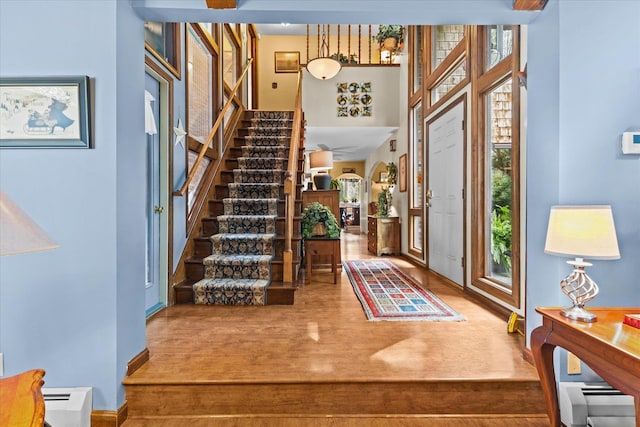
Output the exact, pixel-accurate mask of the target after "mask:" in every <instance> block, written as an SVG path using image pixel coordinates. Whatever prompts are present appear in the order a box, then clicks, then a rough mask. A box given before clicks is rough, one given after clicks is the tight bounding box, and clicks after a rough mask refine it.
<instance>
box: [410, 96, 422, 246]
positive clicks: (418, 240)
mask: <svg viewBox="0 0 640 427" xmlns="http://www.w3.org/2000/svg"><path fill="white" fill-rule="evenodd" d="M410 119H411V121H410V126H411V141H410V151H411V153H410V158H411V167H410V169H411V175H410V176H411V185H410V186H409V188H410V194H409V198H410V205H409V252H410V253H412V254H413V255H415V256H417V257H419V258H421V259H424V226H423V219H424V185H423V182H424V179H425V177H424V172H425V168H424V137H423V133H422V132H423V121H422V102H419V103H418V104H417V105H416V106H415V107H413V108H412V109H411V117H410Z"/></svg>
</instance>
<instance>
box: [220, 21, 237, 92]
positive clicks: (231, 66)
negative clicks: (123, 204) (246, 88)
mask: <svg viewBox="0 0 640 427" xmlns="http://www.w3.org/2000/svg"><path fill="white" fill-rule="evenodd" d="M236 52H237V49H236V45H235V44H234V43H233V42H232V41H231V36H230V35H229V33H228V32H227V31H226V30H225V32H224V36H223V40H222V66H223V67H224V71H223V75H224V81H225V83H226V84H227V85H228V86H229V87H231V88H233V87H234V86H235V85H236V79H237V75H236Z"/></svg>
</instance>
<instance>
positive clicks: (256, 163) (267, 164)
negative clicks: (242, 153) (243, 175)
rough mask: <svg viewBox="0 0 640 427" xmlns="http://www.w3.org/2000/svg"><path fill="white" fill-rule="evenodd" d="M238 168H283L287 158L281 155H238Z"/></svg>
mask: <svg viewBox="0 0 640 427" xmlns="http://www.w3.org/2000/svg"><path fill="white" fill-rule="evenodd" d="M237 160H238V168H239V169H245V170H252V169H267V170H272V169H275V170H284V168H285V167H286V163H287V159H285V158H283V157H238V159H237Z"/></svg>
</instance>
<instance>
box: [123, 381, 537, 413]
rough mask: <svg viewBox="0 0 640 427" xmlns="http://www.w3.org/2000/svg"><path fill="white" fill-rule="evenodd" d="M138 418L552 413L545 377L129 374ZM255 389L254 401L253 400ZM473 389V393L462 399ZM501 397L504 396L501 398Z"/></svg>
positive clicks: (132, 407) (131, 402) (131, 405)
mask: <svg viewBox="0 0 640 427" xmlns="http://www.w3.org/2000/svg"><path fill="white" fill-rule="evenodd" d="M124 384H125V387H126V393H127V403H128V411H129V416H130V417H144V416H147V417H162V416H246V415H249V414H255V415H261V414H269V415H279V416H282V415H284V414H296V415H317V414H326V415H327V416H333V415H338V416H383V415H388V414H400V415H405V416H409V415H414V416H424V415H478V414H486V415H512V416H515V415H520V416H530V415H531V414H536V415H542V414H545V413H546V412H545V411H546V408H545V403H544V399H543V395H542V391H541V388H540V383H539V381H514V380H500V379H496V380H490V379H489V380H483V379H478V380H476V381H463V380H416V381H376V380H375V379H368V380H367V381H358V380H357V379H356V380H354V381H351V382H347V381H331V380H329V379H327V380H326V381H322V382H321V381H316V382H309V381H306V382H305V381H292V380H287V381H286V382H283V383H277V382H268V383H247V382H243V381H238V382H227V383H225V382H221V381H219V380H216V379H215V378H212V379H207V378H201V379H199V380H198V381H197V382H193V383H185V382H180V383H169V382H167V381H163V383H162V384H141V383H137V382H136V381H133V380H132V379H130V378H125V380H124ZM249 396H250V400H251V404H250V405H248V404H247V398H248V397H249ZM461 396H468V397H469V398H461ZM496 396H500V399H496V398H495V397H496Z"/></svg>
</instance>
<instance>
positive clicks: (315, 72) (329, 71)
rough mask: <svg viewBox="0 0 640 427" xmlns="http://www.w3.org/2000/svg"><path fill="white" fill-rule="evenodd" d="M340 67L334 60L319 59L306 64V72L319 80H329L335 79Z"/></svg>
mask: <svg viewBox="0 0 640 427" xmlns="http://www.w3.org/2000/svg"><path fill="white" fill-rule="evenodd" d="M341 69H342V65H341V64H340V63H339V62H338V61H336V60H335V59H331V58H325V57H320V58H316V59H312V60H311V61H309V62H308V63H307V71H308V72H309V74H311V75H312V76H313V77H315V78H316V79H319V80H329V79H331V78H333V77H335V76H336V75H337V74H338V73H339V72H340V70H341Z"/></svg>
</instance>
